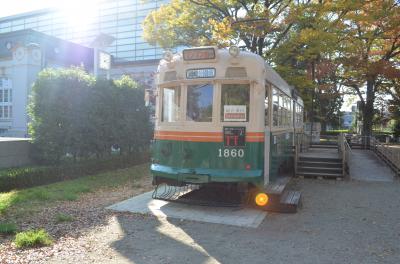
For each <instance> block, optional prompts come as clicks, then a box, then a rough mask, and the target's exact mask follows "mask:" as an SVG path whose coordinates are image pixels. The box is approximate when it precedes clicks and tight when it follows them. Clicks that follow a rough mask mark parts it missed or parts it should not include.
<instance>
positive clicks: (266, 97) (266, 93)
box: [264, 85, 269, 126]
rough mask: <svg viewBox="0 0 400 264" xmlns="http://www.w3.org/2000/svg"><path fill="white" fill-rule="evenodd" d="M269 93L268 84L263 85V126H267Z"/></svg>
mask: <svg viewBox="0 0 400 264" xmlns="http://www.w3.org/2000/svg"><path fill="white" fill-rule="evenodd" d="M268 94H269V85H265V98H264V106H265V126H269V116H268V114H269V108H268V107H269V102H268V98H269V96H268Z"/></svg>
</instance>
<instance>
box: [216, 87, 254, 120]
mask: <svg viewBox="0 0 400 264" xmlns="http://www.w3.org/2000/svg"><path fill="white" fill-rule="evenodd" d="M249 105H250V85H249V84H223V85H222V89H221V120H222V121H223V122H248V121H249V116H250V111H249V110H250V109H249Z"/></svg>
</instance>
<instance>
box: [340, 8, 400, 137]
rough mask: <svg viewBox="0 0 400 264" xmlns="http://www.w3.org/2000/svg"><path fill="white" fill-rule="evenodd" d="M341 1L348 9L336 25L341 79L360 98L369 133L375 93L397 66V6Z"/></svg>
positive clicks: (399, 50)
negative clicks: (339, 40)
mask: <svg viewBox="0 0 400 264" xmlns="http://www.w3.org/2000/svg"><path fill="white" fill-rule="evenodd" d="M341 4H342V5H343V6H345V8H346V9H347V10H348V12H347V13H346V15H345V16H344V17H343V19H342V21H341V23H340V24H339V25H338V27H337V29H338V30H337V34H338V35H340V37H341V42H340V45H339V47H338V53H339V54H340V55H339V58H338V60H340V61H341V63H342V67H343V72H342V81H343V84H344V85H346V86H347V87H349V88H350V89H351V90H352V91H354V93H356V94H357V95H358V97H359V100H360V101H361V110H362V112H363V134H364V135H366V136H369V135H371V134H372V125H373V114H374V103H375V99H376V95H377V93H378V92H379V91H380V88H381V85H382V83H383V82H385V80H388V79H391V78H393V77H394V76H393V73H395V74H396V68H398V65H397V66H396V64H395V62H394V60H396V59H398V56H399V55H400V33H399V32H400V30H399V29H400V7H399V5H397V4H396V3H395V1H389V0H374V1H359V2H357V1H347V2H344V3H341ZM363 87H366V89H365V94H364V92H363Z"/></svg>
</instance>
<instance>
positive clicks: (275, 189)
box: [265, 177, 291, 195]
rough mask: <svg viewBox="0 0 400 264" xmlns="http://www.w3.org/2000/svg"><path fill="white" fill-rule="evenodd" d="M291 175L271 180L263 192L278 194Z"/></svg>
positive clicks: (283, 188)
mask: <svg viewBox="0 0 400 264" xmlns="http://www.w3.org/2000/svg"><path fill="white" fill-rule="evenodd" d="M290 179H291V177H278V179H276V180H275V181H274V182H271V183H269V184H268V185H267V187H265V193H267V194H268V195H280V194H282V193H283V191H284V190H285V188H286V186H287V184H288V183H289V181H290Z"/></svg>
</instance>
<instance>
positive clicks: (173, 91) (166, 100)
mask: <svg viewBox="0 0 400 264" xmlns="http://www.w3.org/2000/svg"><path fill="white" fill-rule="evenodd" d="M180 98H181V89H180V87H171V88H163V100H162V121H163V122H176V121H178V117H179V102H180Z"/></svg>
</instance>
